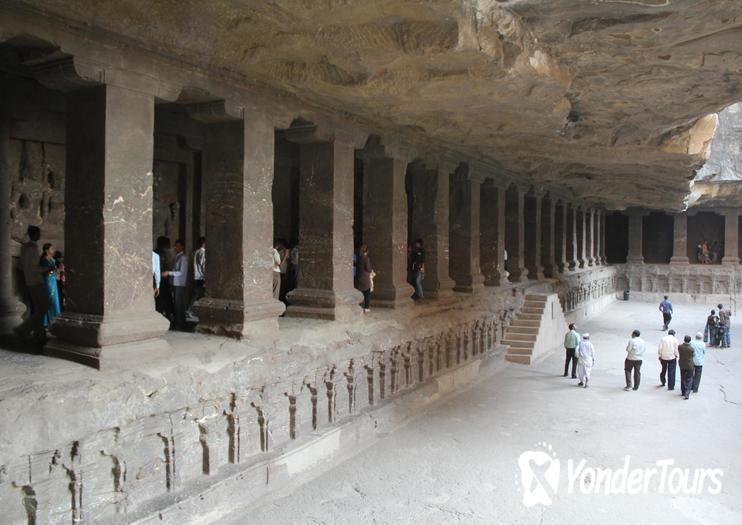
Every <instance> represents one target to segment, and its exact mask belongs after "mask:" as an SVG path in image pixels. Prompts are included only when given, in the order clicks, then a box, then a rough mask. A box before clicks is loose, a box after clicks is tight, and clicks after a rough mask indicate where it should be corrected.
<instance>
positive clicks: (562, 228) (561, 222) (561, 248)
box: [554, 203, 570, 273]
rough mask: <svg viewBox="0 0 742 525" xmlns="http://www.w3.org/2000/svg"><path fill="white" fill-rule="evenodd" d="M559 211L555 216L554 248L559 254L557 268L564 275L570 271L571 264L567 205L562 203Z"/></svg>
mask: <svg viewBox="0 0 742 525" xmlns="http://www.w3.org/2000/svg"><path fill="white" fill-rule="evenodd" d="M557 209H558V213H556V214H555V215H554V217H555V228H554V233H555V236H556V242H555V243H554V247H555V251H556V252H557V257H556V266H557V269H558V270H559V273H564V272H565V271H567V270H568V269H569V262H568V258H567V235H568V234H569V233H570V232H568V231H567V224H568V222H567V205H566V204H565V203H562V205H561V206H560V207H558V208H557Z"/></svg>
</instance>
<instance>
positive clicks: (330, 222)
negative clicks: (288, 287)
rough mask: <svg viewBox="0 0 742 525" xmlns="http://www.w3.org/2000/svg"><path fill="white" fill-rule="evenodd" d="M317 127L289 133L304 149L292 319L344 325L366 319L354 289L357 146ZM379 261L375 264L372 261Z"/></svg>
mask: <svg viewBox="0 0 742 525" xmlns="http://www.w3.org/2000/svg"><path fill="white" fill-rule="evenodd" d="M315 131H316V129H315V128H310V129H307V128H306V127H303V128H301V129H296V130H295V129H292V128H290V129H289V130H287V132H286V134H287V137H288V138H289V140H292V141H295V142H298V143H299V144H300V165H301V167H300V171H301V187H300V192H301V193H300V195H301V206H300V209H299V214H300V215H299V264H300V266H301V275H300V279H299V287H298V288H296V289H295V290H292V291H291V292H290V293H289V294H288V301H289V307H288V308H287V310H286V313H287V315H289V316H292V317H311V318H318V319H331V320H333V319H334V320H339V321H352V320H355V319H358V318H360V316H361V314H362V310H361V308H360V302H361V301H362V295H361V292H359V291H358V290H356V289H355V288H354V287H353V170H354V154H355V147H356V141H355V140H354V139H353V138H352V137H350V136H349V134H346V133H341V132H335V133H333V134H332V135H331V136H326V135H323V136H321V137H320V135H318V134H316V133H315ZM372 260H373V259H372Z"/></svg>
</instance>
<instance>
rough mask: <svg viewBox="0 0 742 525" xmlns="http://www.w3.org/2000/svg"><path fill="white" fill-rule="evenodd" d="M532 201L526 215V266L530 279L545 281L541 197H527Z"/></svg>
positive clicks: (536, 195) (537, 195)
mask: <svg viewBox="0 0 742 525" xmlns="http://www.w3.org/2000/svg"><path fill="white" fill-rule="evenodd" d="M525 198H526V199H529V200H530V201H531V203H530V206H527V208H529V209H528V211H527V212H526V213H525V215H524V217H523V218H524V222H525V248H524V255H525V264H526V268H527V269H528V278H529V279H533V280H538V279H543V278H544V270H543V268H542V266H541V199H542V197H541V195H539V194H538V193H536V194H535V195H527V196H526V197H525Z"/></svg>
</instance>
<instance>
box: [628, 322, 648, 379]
mask: <svg viewBox="0 0 742 525" xmlns="http://www.w3.org/2000/svg"><path fill="white" fill-rule="evenodd" d="M640 335H641V334H640V333H639V330H634V331H633V332H632V333H631V339H629V344H628V345H626V360H625V361H624V367H623V369H624V373H625V375H626V388H624V390H626V391H627V392H628V391H629V390H631V388H632V387H631V372H632V371H633V372H634V387H633V388H634V390H639V381H640V380H641V377H642V374H641V368H642V356H644V352H645V351H646V349H647V344H646V343H645V342H644V339H642V338H641V337H639V336H640Z"/></svg>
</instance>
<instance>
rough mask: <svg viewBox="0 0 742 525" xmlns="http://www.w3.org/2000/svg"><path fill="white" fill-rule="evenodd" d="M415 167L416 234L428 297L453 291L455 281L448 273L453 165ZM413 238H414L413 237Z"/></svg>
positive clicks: (413, 181)
mask: <svg viewBox="0 0 742 525" xmlns="http://www.w3.org/2000/svg"><path fill="white" fill-rule="evenodd" d="M411 169H412V174H411V175H412V192H413V209H412V217H413V219H412V220H413V227H412V232H413V236H414V238H418V237H419V238H421V239H422V240H423V245H424V248H425V279H423V290H424V291H425V297H431V298H435V297H443V296H446V295H451V293H452V290H453V287H454V282H453V280H452V279H451V278H450V277H449V274H448V258H449V245H448V243H449V239H448V235H449V209H448V208H449V176H450V173H451V171H453V170H452V169H451V170H449V169H447V168H443V167H436V168H434V169H426V168H425V167H424V166H422V165H421V164H419V163H418V164H414V165H412V166H411ZM414 238H413V240H414Z"/></svg>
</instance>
